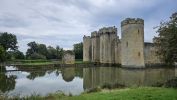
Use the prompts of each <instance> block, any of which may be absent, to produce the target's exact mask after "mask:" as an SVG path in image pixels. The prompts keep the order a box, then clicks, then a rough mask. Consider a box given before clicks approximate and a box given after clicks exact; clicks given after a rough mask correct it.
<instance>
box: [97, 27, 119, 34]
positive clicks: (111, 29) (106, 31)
mask: <svg viewBox="0 0 177 100" xmlns="http://www.w3.org/2000/svg"><path fill="white" fill-rule="evenodd" d="M98 33H99V34H100V35H102V34H111V33H112V34H116V33H117V28H116V27H115V26H113V27H103V28H101V29H99V31H98Z"/></svg>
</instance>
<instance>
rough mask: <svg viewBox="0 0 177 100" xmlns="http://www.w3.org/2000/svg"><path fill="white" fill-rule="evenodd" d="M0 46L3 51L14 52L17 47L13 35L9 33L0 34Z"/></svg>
mask: <svg viewBox="0 0 177 100" xmlns="http://www.w3.org/2000/svg"><path fill="white" fill-rule="evenodd" d="M0 45H1V46H3V48H4V49H5V51H7V50H8V49H10V50H16V49H17V48H18V47H17V38H16V36H15V35H13V34H11V33H7V32H4V33H0Z"/></svg>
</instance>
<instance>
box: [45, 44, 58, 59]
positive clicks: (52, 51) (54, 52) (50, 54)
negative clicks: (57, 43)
mask: <svg viewBox="0 0 177 100" xmlns="http://www.w3.org/2000/svg"><path fill="white" fill-rule="evenodd" d="M47 50H48V54H47V59H56V58H57V50H56V49H55V48H53V47H51V46H49V47H47Z"/></svg>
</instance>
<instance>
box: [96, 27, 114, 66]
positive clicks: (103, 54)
mask: <svg viewBox="0 0 177 100" xmlns="http://www.w3.org/2000/svg"><path fill="white" fill-rule="evenodd" d="M99 34H100V63H107V64H112V63H115V39H116V37H117V28H115V27H104V28H101V29H100V30H99Z"/></svg>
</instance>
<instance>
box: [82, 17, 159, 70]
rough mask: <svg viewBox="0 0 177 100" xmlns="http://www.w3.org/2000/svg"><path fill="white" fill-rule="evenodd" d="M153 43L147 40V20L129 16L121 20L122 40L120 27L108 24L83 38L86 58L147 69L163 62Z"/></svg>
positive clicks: (87, 60)
mask: <svg viewBox="0 0 177 100" xmlns="http://www.w3.org/2000/svg"><path fill="white" fill-rule="evenodd" d="M155 50H156V49H155V47H154V44H153V43H144V20H143V19H140V18H137V19H135V18H127V19H125V20H123V21H122V22H121V39H119V37H118V36H117V28H116V27H115V26H114V27H104V28H101V29H99V30H98V31H94V32H92V33H91V37H90V36H84V37H83V61H86V62H94V63H101V64H121V65H122V67H132V68H144V67H145V66H146V65H152V64H159V63H161V61H160V58H159V57H158V56H157V55H156V53H155Z"/></svg>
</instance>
